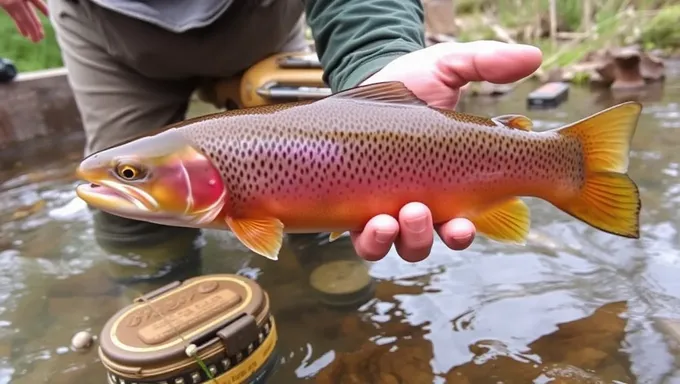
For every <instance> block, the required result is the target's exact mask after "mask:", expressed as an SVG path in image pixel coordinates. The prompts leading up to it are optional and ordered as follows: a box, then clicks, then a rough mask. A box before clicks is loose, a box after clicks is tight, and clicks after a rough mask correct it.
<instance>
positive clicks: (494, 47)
mask: <svg viewBox="0 0 680 384" xmlns="http://www.w3.org/2000/svg"><path fill="white" fill-rule="evenodd" d="M541 61H542V54H541V51H540V50H539V49H538V48H536V47H533V46H528V45H521V44H506V43H501V42H497V41H475V42H470V43H440V44H436V45H433V46H430V47H428V48H425V49H421V50H419V51H415V52H411V53H409V54H407V55H404V56H401V57H399V58H397V59H395V60H394V61H392V62H390V63H389V64H387V65H386V66H385V67H384V68H383V69H382V70H380V71H379V72H377V73H375V74H374V75H373V76H371V77H369V78H368V79H367V80H366V81H364V82H363V83H362V85H366V84H372V83H379V82H383V81H401V82H402V83H404V84H405V85H406V87H407V88H409V89H410V90H411V91H412V92H413V93H414V94H415V95H416V96H418V97H419V98H421V99H422V100H424V101H426V102H427V103H428V104H429V105H431V106H435V107H440V108H455V106H456V104H457V103H458V100H459V98H460V93H461V88H462V87H464V86H465V85H466V84H468V83H469V82H471V81H488V82H491V83H497V84H502V83H511V82H515V81H517V80H520V79H522V78H524V77H526V76H529V75H530V74H532V73H533V72H534V71H535V70H536V69H538V67H539V66H540V65H541ZM434 230H436V231H437V233H438V235H439V237H440V238H441V239H442V241H443V242H444V243H445V244H446V245H447V246H448V247H449V248H451V249H453V250H463V249H465V248H467V247H469V246H470V244H472V241H473V240H474V237H475V226H474V224H473V223H472V222H471V221H469V220H467V219H462V218H457V219H453V220H451V221H448V222H446V223H444V224H441V225H438V226H437V227H436V228H435V227H434V226H433V222H432V213H431V212H430V210H429V209H428V207H427V206H425V205H424V204H422V203H418V202H412V203H409V204H407V205H405V206H404V207H402V209H401V211H400V212H399V218H398V220H397V219H395V218H393V217H392V216H389V215H378V216H376V217H374V218H372V219H371V220H370V221H369V222H368V223H367V224H366V226H365V227H364V230H363V231H362V232H353V233H351V238H352V242H353V244H354V247H355V249H356V251H357V253H358V254H359V256H361V257H363V258H364V259H366V260H369V261H376V260H380V259H382V258H383V257H385V255H387V252H389V250H390V248H391V247H392V244H394V245H395V247H396V249H397V253H399V255H400V256H401V258H402V259H404V260H406V261H410V262H416V261H420V260H423V259H425V258H426V257H427V256H428V255H429V254H430V251H431V249H432V244H433V241H434Z"/></svg>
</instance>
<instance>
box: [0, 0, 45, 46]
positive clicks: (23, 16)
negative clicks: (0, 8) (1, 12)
mask: <svg viewBox="0 0 680 384" xmlns="http://www.w3.org/2000/svg"><path fill="white" fill-rule="evenodd" d="M5 11H7V13H8V14H9V16H10V17H11V18H12V19H13V20H14V23H15V24H16V26H17V29H18V30H19V33H21V35H22V36H24V37H26V38H28V39H30V40H31V41H32V42H34V43H37V42H38V41H40V40H42V38H43V37H44V31H43V27H42V23H41V22H40V19H38V15H37V14H36V13H35V11H34V10H33V9H32V8H31V7H30V6H29V5H28V3H25V2H17V3H13V4H10V5H8V6H6V7H5Z"/></svg>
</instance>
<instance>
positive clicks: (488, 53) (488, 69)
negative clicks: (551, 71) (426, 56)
mask: <svg viewBox="0 0 680 384" xmlns="http://www.w3.org/2000/svg"><path fill="white" fill-rule="evenodd" d="M434 47H436V50H433V52H432V54H433V55H437V56H438V58H437V60H436V63H437V65H436V66H437V69H436V70H437V72H438V75H439V76H440V80H441V81H442V82H444V83H445V84H446V85H447V86H449V87H451V88H459V87H462V86H463V85H465V84H467V83H468V82H471V81H488V82H490V83H497V84H501V83H511V82H515V81H518V80H520V79H522V78H524V77H527V76H529V75H531V74H532V73H533V72H534V71H536V70H537V69H538V68H539V67H540V66H541V62H542V60H543V54H542V53H541V50H540V49H538V48H536V47H534V46H531V45H524V44H507V43H501V42H499V41H485V40H482V41H474V42H470V43H455V42H451V43H440V44H437V45H434V46H433V48H434Z"/></svg>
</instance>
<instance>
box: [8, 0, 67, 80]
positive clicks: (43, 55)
mask: <svg viewBox="0 0 680 384" xmlns="http://www.w3.org/2000/svg"><path fill="white" fill-rule="evenodd" d="M40 19H41V20H42V24H43V28H44V29H45V38H44V39H43V40H41V41H40V42H39V43H37V44H34V43H33V42H31V41H30V40H28V39H26V38H24V37H23V36H21V34H19V31H18V30H17V28H16V26H15V25H14V21H13V20H12V19H10V17H9V16H8V15H7V14H6V13H5V12H4V11H0V57H4V58H6V59H10V60H12V61H13V62H14V64H15V65H16V66H17V69H18V70H19V72H27V71H35V70H39V69H48V68H56V67H61V66H62V61H61V53H60V52H59V46H58V45H57V40H56V38H55V36H54V29H53V28H52V26H51V25H50V22H49V20H48V19H47V18H46V17H43V16H42V15H41V18H40Z"/></svg>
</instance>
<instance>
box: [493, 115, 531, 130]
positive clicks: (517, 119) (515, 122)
mask: <svg viewBox="0 0 680 384" xmlns="http://www.w3.org/2000/svg"><path fill="white" fill-rule="evenodd" d="M491 120H493V121H495V122H496V124H499V125H504V126H506V127H509V128H513V129H521V130H523V131H531V130H533V128H534V123H533V122H532V121H531V119H529V118H528V117H526V116H522V115H502V116H496V117H494V118H492V119H491Z"/></svg>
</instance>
